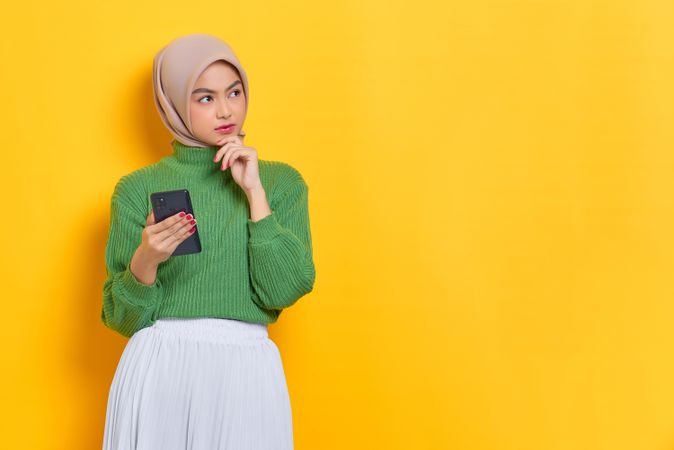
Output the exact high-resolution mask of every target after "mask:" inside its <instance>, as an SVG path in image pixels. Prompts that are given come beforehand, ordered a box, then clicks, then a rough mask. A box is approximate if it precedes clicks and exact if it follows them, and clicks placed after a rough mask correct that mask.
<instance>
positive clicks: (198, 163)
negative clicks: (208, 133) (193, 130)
mask: <svg viewBox="0 0 674 450" xmlns="http://www.w3.org/2000/svg"><path fill="white" fill-rule="evenodd" d="M171 146H172V147H173V157H174V158H175V159H176V161H177V162H178V164H180V165H181V167H184V168H185V169H187V170H189V171H191V172H195V173H202V174H210V173H216V172H221V173H222V174H223V175H225V176H228V175H229V174H230V173H231V171H230V170H229V169H227V170H224V171H221V170H220V164H221V162H220V163H216V162H214V161H213V158H215V154H216V153H217V152H218V150H219V149H220V147H219V146H216V145H212V146H209V147H193V146H189V145H185V144H183V143H181V142H180V141H177V140H175V139H174V140H173V141H171Z"/></svg>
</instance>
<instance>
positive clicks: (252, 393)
mask: <svg viewBox="0 0 674 450" xmlns="http://www.w3.org/2000/svg"><path fill="white" fill-rule="evenodd" d="M103 449H104V450H155V449H156V450H159V449H161V450H292V449H293V431H292V414H291V407H290V398H289V395H288V388H287V385H286V378H285V373H284V370H283V364H282V361H281V355H280V352H279V350H278V347H277V346H276V343H274V341H272V340H271V339H270V338H269V336H268V333H267V325H265V324H259V323H252V322H244V321H239V320H233V319H218V318H196V319H177V318H171V319H168V318H167V319H160V320H157V321H156V322H155V323H154V324H153V325H151V326H149V327H146V328H143V329H141V330H139V331H137V332H136V333H135V334H134V335H133V336H131V338H130V339H129V341H128V342H127V344H126V347H125V349H124V352H123V353H122V355H121V357H120V360H119V364H118V366H117V369H116V371H115V375H114V377H113V379H112V383H111V386H110V392H109V395H108V405H107V412H106V418H105V430H104V437H103Z"/></svg>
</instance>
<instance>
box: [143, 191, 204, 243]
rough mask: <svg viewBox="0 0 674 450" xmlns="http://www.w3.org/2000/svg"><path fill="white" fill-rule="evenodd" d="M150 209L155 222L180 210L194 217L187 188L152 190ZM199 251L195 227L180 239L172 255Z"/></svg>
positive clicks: (198, 240)
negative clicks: (186, 236)
mask: <svg viewBox="0 0 674 450" xmlns="http://www.w3.org/2000/svg"><path fill="white" fill-rule="evenodd" d="M150 201H151V203H152V210H153V211H154V218H155V223H159V222H161V221H162V220H165V219H167V218H168V217H171V216H172V215H174V214H177V213H179V212H180V211H185V212H186V213H188V214H192V217H196V214H194V209H193V208H192V201H191V200H190V193H189V192H188V191H187V189H178V190H175V191H164V192H154V193H152V194H150ZM199 252H201V240H200V239H199V229H198V228H197V229H196V230H195V231H194V233H192V235H191V236H189V237H188V238H187V239H185V240H184V241H182V242H181V243H180V244H179V245H178V246H177V247H176V249H175V250H174V251H173V253H172V256H179V255H189V254H192V253H199Z"/></svg>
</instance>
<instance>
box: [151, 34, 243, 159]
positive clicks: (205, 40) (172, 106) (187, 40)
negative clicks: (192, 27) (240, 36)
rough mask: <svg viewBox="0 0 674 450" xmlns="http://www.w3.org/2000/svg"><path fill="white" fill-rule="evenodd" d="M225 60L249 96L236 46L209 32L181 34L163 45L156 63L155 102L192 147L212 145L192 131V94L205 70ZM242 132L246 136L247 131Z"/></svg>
mask: <svg viewBox="0 0 674 450" xmlns="http://www.w3.org/2000/svg"><path fill="white" fill-rule="evenodd" d="M218 60H224V61H226V62H228V63H230V64H231V65H233V66H234V67H235V68H236V70H237V71H238V72H239V77H240V78H241V83H242V84H243V91H244V95H245V99H246V111H248V102H249V98H250V94H249V91H248V77H247V76H246V71H245V70H244V69H243V67H242V66H241V63H240V62H239V59H238V58H237V57H236V54H235V53H234V50H232V48H231V47H230V46H229V45H228V44H227V43H225V42H223V41H222V40H220V39H219V38H217V37H215V36H213V35H210V34H205V33H195V34H189V35H186V36H181V37H178V38H176V39H174V40H172V41H171V42H169V43H168V44H167V45H165V46H164V47H162V48H161V49H160V50H159V52H157V54H156V55H155V57H154V60H153V63H152V87H153V90H154V103H155V106H156V107H157V110H158V111H159V116H160V117H161V120H162V122H164V125H166V127H167V128H168V129H169V131H170V132H171V134H173V136H174V137H175V139H176V140H177V141H179V142H181V143H182V144H184V145H188V146H192V147H211V145H209V144H207V143H205V142H203V141H200V140H199V139H198V138H197V137H195V136H194V135H193V134H192V126H191V123H190V114H189V106H190V94H191V92H192V89H193V88H194V85H195V83H196V81H197V79H198V78H199V76H200V75H201V73H202V72H203V71H204V70H205V69H206V68H207V67H208V66H209V65H210V64H212V63H213V62H215V61H218ZM241 136H242V137H243V136H245V133H243V131H242V132H241Z"/></svg>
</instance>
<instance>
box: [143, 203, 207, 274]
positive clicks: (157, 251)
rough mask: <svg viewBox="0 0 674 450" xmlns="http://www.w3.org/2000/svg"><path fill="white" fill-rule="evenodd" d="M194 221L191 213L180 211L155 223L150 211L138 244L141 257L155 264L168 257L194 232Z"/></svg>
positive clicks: (152, 212)
mask: <svg viewBox="0 0 674 450" xmlns="http://www.w3.org/2000/svg"><path fill="white" fill-rule="evenodd" d="M196 222H197V221H196V219H194V218H193V217H192V215H191V214H185V212H183V211H181V212H179V213H176V214H174V215H172V216H170V217H167V218H166V219H165V220H162V221H161V222H159V223H156V222H155V218H154V211H151V212H150V214H149V215H148V216H147V220H146V225H145V228H144V229H143V234H142V240H141V243H140V245H139V246H138V251H139V252H141V253H142V255H143V258H142V259H143V260H144V261H147V262H149V263H151V264H154V265H157V266H158V265H159V264H160V263H162V262H164V261H166V260H167V259H169V257H171V255H172V254H173V251H174V250H175V249H176V247H178V246H179V245H180V243H181V242H183V241H184V240H185V239H187V238H188V237H190V236H191V235H192V233H194V231H195V230H196Z"/></svg>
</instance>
